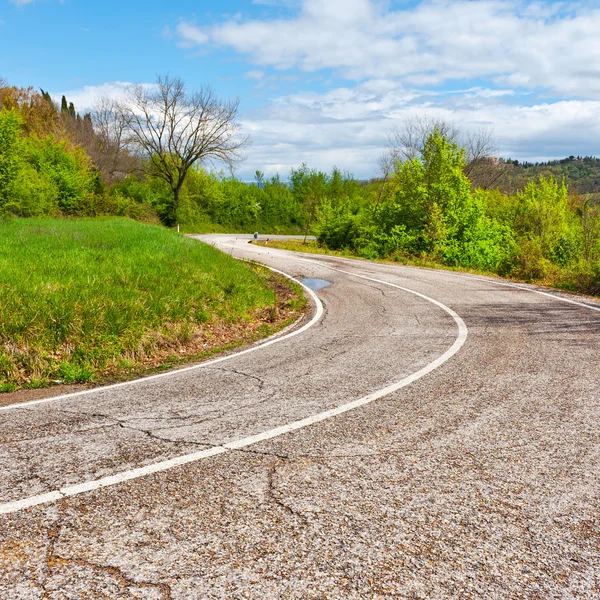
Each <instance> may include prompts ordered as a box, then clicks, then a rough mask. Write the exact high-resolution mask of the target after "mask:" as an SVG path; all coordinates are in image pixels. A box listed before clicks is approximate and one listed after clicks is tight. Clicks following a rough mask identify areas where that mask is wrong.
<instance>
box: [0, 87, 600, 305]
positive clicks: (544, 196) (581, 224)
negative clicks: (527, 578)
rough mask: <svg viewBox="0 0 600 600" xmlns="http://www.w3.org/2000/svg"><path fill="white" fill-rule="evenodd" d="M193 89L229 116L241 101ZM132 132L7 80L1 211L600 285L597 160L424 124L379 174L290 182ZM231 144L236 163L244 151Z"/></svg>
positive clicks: (110, 116) (106, 110)
mask: <svg viewBox="0 0 600 600" xmlns="http://www.w3.org/2000/svg"><path fill="white" fill-rule="evenodd" d="M180 83H181V82H179V80H169V79H168V78H167V79H162V80H160V79H159V84H160V85H161V86H163V87H164V90H165V93H166V94H180V93H181V94H183V87H179V84H180ZM161 89H163V88H161ZM194 97H195V98H197V99H198V98H199V101H200V102H203V103H204V105H208V106H209V107H213V108H215V107H216V109H218V111H220V112H218V114H219V116H220V117H223V115H224V117H223V118H225V119H228V121H227V122H228V123H230V124H233V122H234V121H233V120H234V117H235V116H236V110H237V106H236V105H235V104H231V103H229V104H226V103H225V104H223V103H221V104H218V103H215V100H214V97H213V96H212V95H211V94H210V93H209V92H206V91H205V92H204V95H200V96H198V97H196V96H194ZM181 98H183V96H181ZM139 101H140V102H147V101H148V98H147V97H145V96H144V97H142V96H140V98H139ZM204 105H203V106H204ZM140 106H142V107H146V108H147V105H144V104H140ZM128 125H129V133H128ZM133 126H135V123H133ZM131 130H132V124H131V119H130V121H129V122H128V121H127V118H126V115H125V117H124V116H123V114H122V113H121V114H120V113H119V110H118V107H117V106H116V105H114V104H113V103H111V102H110V101H109V100H103V101H100V102H99V104H98V106H97V107H96V108H95V110H94V111H93V112H92V113H86V114H84V115H80V114H79V113H78V112H77V110H76V107H75V106H73V104H72V103H70V102H69V101H68V99H67V98H65V97H63V98H62V101H61V103H60V104H59V105H57V104H55V103H54V102H53V100H52V98H51V97H50V95H49V94H48V93H47V92H45V91H43V90H40V91H37V90H35V89H33V88H28V89H23V88H17V87H14V86H9V85H8V84H7V83H6V82H1V81H0V214H1V215H2V218H4V219H9V218H13V217H17V218H19V217H20V218H28V217H48V216H49V217H59V218H62V217H67V218H69V217H96V216H102V215H118V216H126V217H130V218H132V219H135V220H138V221H145V222H150V223H161V224H163V225H164V226H167V227H174V226H178V227H180V228H181V230H182V231H184V232H209V231H211V232H219V231H223V232H224V231H245V232H252V231H254V230H259V231H261V232H265V233H314V234H316V235H318V240H319V243H320V244H321V245H322V246H324V247H327V248H330V249H333V250H343V251H345V252H348V253H352V254H354V255H356V256H361V257H366V258H389V259H392V260H396V261H401V262H411V261H412V262H416V263H419V264H439V265H442V266H447V267H453V268H464V269H471V270H477V271H479V272H485V273H494V274H498V275H501V276H507V277H513V278H517V279H521V280H526V281H537V282H543V283H548V284H552V285H559V286H562V287H565V288H568V289H573V290H580V291H585V292H589V293H596V294H597V293H600V204H599V202H598V195H597V189H598V182H599V181H600V161H598V159H595V158H592V157H585V158H581V157H575V156H571V157H568V158H565V159H564V160H560V161H553V162H549V163H544V164H531V163H527V162H525V163H519V162H518V161H513V160H510V159H506V160H504V159H499V158H496V157H494V156H493V155H492V154H491V153H490V152H488V151H487V148H488V146H487V145H486V140H487V138H486V137H485V136H482V137H480V138H470V139H468V140H467V141H466V142H465V141H464V140H463V141H461V139H460V136H459V135H457V132H456V128H454V127H448V124H446V123H440V122H435V121H433V120H429V121H427V120H422V121H420V122H418V123H416V125H415V123H412V124H408V127H407V128H405V130H404V133H405V134H406V133H407V132H408V135H404V137H403V135H402V134H401V133H400V134H398V135H396V138H395V140H396V144H395V146H394V145H392V147H391V148H388V149H386V150H384V153H383V160H382V170H381V173H380V174H379V175H378V176H377V177H374V178H373V179H372V180H370V181H359V180H357V179H356V178H354V177H353V176H352V174H350V173H345V172H343V171H341V170H340V169H338V168H335V167H334V168H332V170H331V171H330V172H327V173H326V172H323V171H320V170H317V169H313V168H310V167H309V166H307V165H305V164H302V165H300V166H299V167H298V168H295V169H292V170H291V172H290V173H289V174H285V175H284V176H285V177H286V178H285V179H283V178H282V177H280V176H279V175H276V176H274V177H270V178H267V177H265V175H264V174H263V173H262V172H260V171H257V172H256V174H255V178H254V181H252V182H245V181H241V180H240V179H238V178H237V177H236V176H235V170H234V163H233V162H229V168H225V169H224V170H221V171H216V170H215V169H209V168H208V163H205V161H203V160H201V159H199V160H196V159H197V158H198V157H195V156H192V157H191V158H190V159H188V158H186V157H182V156H180V155H178V154H177V150H176V149H177V146H174V148H175V150H171V151H169V150H163V149H162V147H160V146H157V147H156V149H154V150H153V149H152V148H153V147H150V149H148V148H146V149H145V151H144V148H142V150H140V148H139V146H138V147H136V146H135V145H133V144H132V143H131V139H132V138H131ZM398 131H400V132H402V129H401V128H400V129H398ZM133 132H134V133H135V128H133ZM232 132H233V129H232ZM128 135H129V137H128ZM234 139H238V138H235V137H233V133H231V135H230V137H228V138H227V142H228V143H229V146H225V154H224V156H225V157H226V158H227V156H228V154H227V152H230V153H235V152H236V151H237V150H238V149H240V148H241V147H242V146H243V140H242V141H238V142H235V144H233V142H232V140H234ZM217 150H218V151H219V152H221V151H222V150H223V148H221V147H218V148H217ZM215 152H216V151H215ZM216 155H217V156H218V154H216ZM200 158H202V157H200ZM186 161H187V162H186ZM225 164H227V161H226V162H225Z"/></svg>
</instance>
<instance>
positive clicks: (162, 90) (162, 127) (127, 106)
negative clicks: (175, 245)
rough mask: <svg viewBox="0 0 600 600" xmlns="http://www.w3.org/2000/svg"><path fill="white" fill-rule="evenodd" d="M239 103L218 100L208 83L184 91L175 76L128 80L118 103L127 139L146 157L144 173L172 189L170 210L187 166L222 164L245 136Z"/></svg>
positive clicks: (176, 200) (229, 159)
mask: <svg viewBox="0 0 600 600" xmlns="http://www.w3.org/2000/svg"><path fill="white" fill-rule="evenodd" d="M238 108H239V103H238V101H237V100H235V101H222V100H220V99H219V98H217V96H215V94H214V92H213V91H212V90H211V89H210V88H209V87H202V88H200V90H198V91H197V92H195V93H192V94H190V93H188V92H187V90H186V89H185V84H184V82H183V81H182V80H181V79H179V78H177V77H169V76H168V75H167V76H159V77H158V78H157V81H156V85H155V86H153V87H152V88H149V87H147V86H146V87H144V86H140V85H138V86H133V87H132V88H130V89H129V90H128V94H127V99H126V100H125V101H124V102H121V103H119V111H118V112H119V114H120V116H121V117H122V118H123V120H124V122H125V127H126V130H127V133H128V141H129V143H130V145H131V146H132V147H134V148H136V149H137V150H138V151H139V152H140V153H141V154H142V155H145V156H146V157H147V159H148V161H149V162H148V164H149V168H150V174H151V175H152V176H155V177H159V178H161V179H163V180H164V181H166V182H167V183H168V184H169V186H170V188H171V190H172V192H173V212H174V218H175V221H177V209H178V207H179V197H180V192H181V187H182V186H183V182H184V181H185V178H186V175H187V173H188V171H189V170H190V168H191V167H192V166H193V165H194V164H196V163H201V162H203V161H206V160H210V161H221V162H224V163H226V164H228V165H231V164H233V162H235V161H236V160H238V159H239V158H240V150H241V149H242V147H244V146H245V145H246V143H247V138H244V137H241V136H239V135H238V132H239V125H238V123H237V116H238Z"/></svg>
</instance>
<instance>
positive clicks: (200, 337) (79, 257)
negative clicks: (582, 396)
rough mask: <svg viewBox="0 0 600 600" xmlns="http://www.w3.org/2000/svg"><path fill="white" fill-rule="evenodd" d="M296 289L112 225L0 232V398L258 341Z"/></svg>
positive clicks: (59, 223) (10, 225)
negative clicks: (30, 389) (0, 394)
mask: <svg viewBox="0 0 600 600" xmlns="http://www.w3.org/2000/svg"><path fill="white" fill-rule="evenodd" d="M306 305H307V303H306V300H305V298H304V296H303V294H302V291H301V289H300V287H299V286H297V285H295V284H293V283H292V282H289V281H288V280H287V279H286V278H284V277H282V276H280V275H277V274H275V273H273V272H272V271H270V270H268V269H266V268H264V267H261V266H259V265H251V264H244V263H241V262H239V261H237V260H235V259H233V258H231V257H230V256H228V255H227V254H224V253H222V252H220V251H218V250H216V249H214V248H212V247H210V246H208V245H206V244H203V243H201V242H198V241H196V240H191V239H188V238H185V237H183V236H180V235H177V234H176V233H174V232H172V231H169V230H167V229H163V228H160V227H155V226H152V225H144V224H140V223H136V222H134V221H130V220H127V219H121V218H107V219H90V220H50V219H27V220H20V219H16V220H11V221H8V222H4V223H0V391H3V392H9V391H13V390H15V389H18V388H22V387H28V388H36V387H43V386H47V385H49V384H51V383H72V382H98V383H99V382H103V383H104V382H106V381H112V380H118V379H124V378H127V377H131V376H134V375H140V374H142V373H147V372H153V371H157V370H161V369H164V368H168V367H172V366H174V365H177V364H180V363H181V362H184V361H189V360H191V359H199V358H203V357H205V356H208V355H210V354H214V353H215V352H218V351H221V350H224V349H229V348H233V347H236V346H238V345H240V344H243V343H246V342H251V341H254V340H256V339H259V338H261V337H265V336H267V335H270V334H271V333H274V332H275V331H277V330H279V329H281V328H282V327H284V326H286V325H287V324H289V323H291V322H293V321H294V320H295V319H296V318H298V316H300V315H301V314H302V313H303V311H305V309H306Z"/></svg>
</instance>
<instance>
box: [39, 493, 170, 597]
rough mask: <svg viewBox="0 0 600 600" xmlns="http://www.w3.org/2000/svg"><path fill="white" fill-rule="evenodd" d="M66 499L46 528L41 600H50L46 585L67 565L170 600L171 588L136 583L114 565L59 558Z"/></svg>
mask: <svg viewBox="0 0 600 600" xmlns="http://www.w3.org/2000/svg"><path fill="white" fill-rule="evenodd" d="M66 500H67V499H66V498H63V499H62V500H61V501H60V504H59V509H58V516H57V518H56V520H55V521H54V523H53V524H52V525H51V526H50V527H49V528H48V533H47V537H48V545H47V547H46V553H45V557H44V562H45V565H44V579H43V581H42V582H41V584H39V587H41V589H42V593H43V596H42V600H50V598H51V596H50V592H49V590H48V584H49V582H50V580H51V578H52V577H53V576H54V573H55V571H57V570H58V569H59V567H66V566H68V565H72V564H74V565H78V566H80V567H87V568H88V569H92V570H94V571H98V572H101V573H105V574H106V575H110V576H111V577H112V578H113V579H115V580H116V581H117V584H118V586H119V587H120V588H122V589H126V588H132V587H137V588H151V589H155V590H158V591H159V592H160V593H161V596H162V600H172V599H173V596H172V590H171V586H170V585H169V584H167V583H164V582H158V583H156V582H153V581H136V580H135V579H133V578H132V577H130V576H128V575H127V574H126V573H125V572H124V571H123V570H122V569H120V568H119V567H116V566H114V565H101V564H98V563H94V562H91V561H89V560H85V559H83V558H67V557H65V556H61V555H60V554H58V553H57V552H56V545H57V543H58V541H59V537H60V534H61V531H62V529H63V526H64V525H63V519H64V512H65V507H66Z"/></svg>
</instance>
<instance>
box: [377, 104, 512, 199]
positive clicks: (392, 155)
mask: <svg viewBox="0 0 600 600" xmlns="http://www.w3.org/2000/svg"><path fill="white" fill-rule="evenodd" d="M434 132H437V133H438V134H439V135H440V136H441V137H443V138H444V139H445V140H447V141H448V142H450V143H456V144H458V145H459V146H461V147H462V148H464V149H465V153H466V162H465V166H464V173H465V175H466V176H467V177H468V178H469V179H470V180H471V184H472V186H473V187H474V188H476V187H481V188H484V189H488V188H490V187H493V186H495V185H497V184H498V182H499V181H500V179H502V177H503V176H504V175H505V174H506V170H507V164H506V163H504V162H501V161H499V160H498V159H496V158H495V156H494V155H495V154H496V153H497V152H498V146H497V144H496V141H495V138H494V134H493V131H491V130H490V129H482V130H480V131H476V132H467V133H466V134H465V133H463V132H461V130H460V129H459V128H458V127H457V126H456V125H455V124H454V123H452V122H451V121H447V120H445V119H442V118H436V117H432V116H429V115H424V116H420V117H413V118H411V119H407V120H406V121H405V122H404V123H403V124H402V125H401V126H400V127H395V128H394V129H392V130H391V131H390V132H389V134H388V141H389V144H388V151H387V156H385V155H384V157H382V158H381V159H380V167H381V171H382V175H383V179H384V182H385V181H386V180H387V178H388V177H389V168H390V163H392V164H393V163H403V162H405V161H409V160H412V159H414V158H422V157H423V150H424V148H425V144H426V142H427V140H428V139H429V138H430V137H431V135H432V134H433V133H434Z"/></svg>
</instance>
